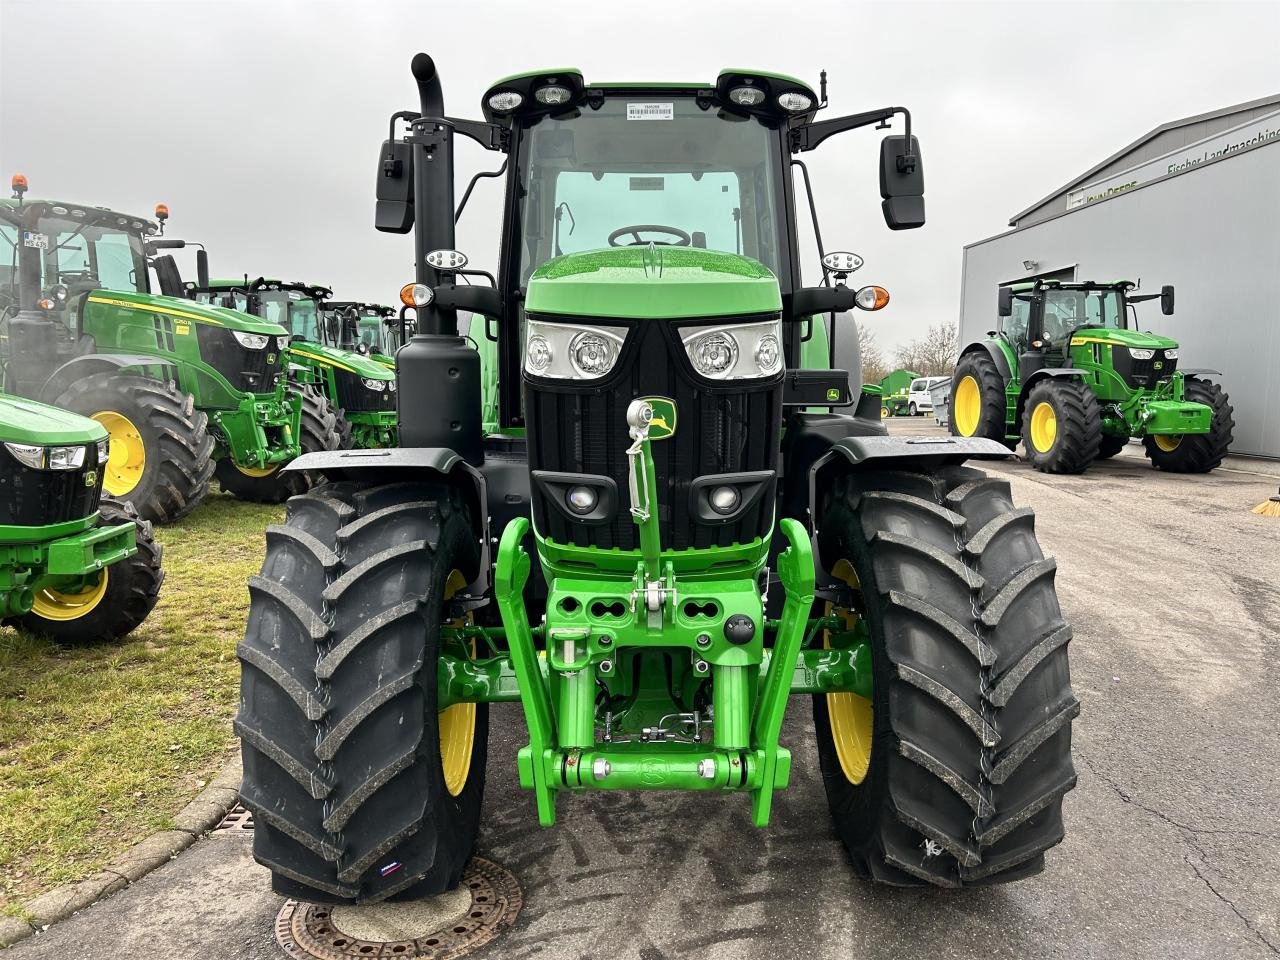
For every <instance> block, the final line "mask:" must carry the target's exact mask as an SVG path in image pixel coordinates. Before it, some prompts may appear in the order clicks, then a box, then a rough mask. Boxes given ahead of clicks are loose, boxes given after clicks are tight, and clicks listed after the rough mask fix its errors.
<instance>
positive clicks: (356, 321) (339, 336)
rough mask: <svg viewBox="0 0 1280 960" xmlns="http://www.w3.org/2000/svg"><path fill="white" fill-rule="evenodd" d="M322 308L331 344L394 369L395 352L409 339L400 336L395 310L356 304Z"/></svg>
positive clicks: (347, 302)
mask: <svg viewBox="0 0 1280 960" xmlns="http://www.w3.org/2000/svg"><path fill="white" fill-rule="evenodd" d="M319 307H320V322H321V324H322V326H323V329H324V332H325V336H326V339H328V340H329V342H331V343H336V344H337V345H338V347H340V348H341V349H343V350H349V351H352V352H355V353H361V354H364V355H365V356H368V357H370V358H371V359H373V360H376V361H377V362H378V363H381V364H383V365H384V366H387V367H391V368H393V369H394V367H395V356H396V351H397V350H399V349H400V347H401V346H403V345H404V340H405V339H407V338H405V337H401V335H400V320H399V318H398V316H397V313H396V310H395V308H393V307H388V306H386V305H384V304H381V303H363V302H361V301H357V300H330V301H327V302H324V303H321V304H319Z"/></svg>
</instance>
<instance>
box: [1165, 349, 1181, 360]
mask: <svg viewBox="0 0 1280 960" xmlns="http://www.w3.org/2000/svg"><path fill="white" fill-rule="evenodd" d="M1164 358H1165V359H1166V360H1177V359H1178V351H1177V350H1166V351H1165V352H1164Z"/></svg>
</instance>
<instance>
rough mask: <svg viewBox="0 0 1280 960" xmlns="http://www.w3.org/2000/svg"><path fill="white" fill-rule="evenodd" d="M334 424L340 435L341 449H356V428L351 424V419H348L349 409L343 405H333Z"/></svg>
mask: <svg viewBox="0 0 1280 960" xmlns="http://www.w3.org/2000/svg"><path fill="white" fill-rule="evenodd" d="M331 409H332V410H333V416H334V424H333V429H334V432H335V433H336V434H337V435H338V447H337V448H338V449H339V450H354V449H355V446H356V442H355V437H354V436H353V434H354V432H355V429H354V428H353V427H352V426H351V421H350V420H348V419H347V411H346V410H344V409H343V408H342V407H332V406H331Z"/></svg>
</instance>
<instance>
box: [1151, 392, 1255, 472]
mask: <svg viewBox="0 0 1280 960" xmlns="http://www.w3.org/2000/svg"><path fill="white" fill-rule="evenodd" d="M1183 396H1184V398H1185V399H1186V400H1188V401H1190V402H1192V403H1203V404H1205V405H1207V406H1208V407H1210V408H1211V409H1212V410H1213V419H1212V420H1210V421H1209V432H1208V433H1198V434H1195V433H1193V434H1182V435H1180V436H1176V437H1174V436H1164V437H1143V438H1142V445H1143V446H1144V447H1146V450H1147V457H1148V458H1150V460H1151V466H1153V467H1155V468H1156V469H1157V470H1168V471H1169V472H1171V473H1208V472H1209V471H1210V470H1213V469H1215V468H1217V467H1220V466H1222V461H1223V459H1224V458H1225V457H1226V455H1227V451H1228V450H1229V449H1230V448H1231V441H1232V440H1233V439H1234V433H1235V428H1236V422H1235V419H1234V418H1233V417H1232V414H1233V413H1234V412H1235V411H1234V409H1233V408H1232V406H1231V403H1230V402H1229V401H1228V399H1227V392H1226V391H1225V390H1223V389H1222V387H1220V386H1218V384H1216V383H1212V382H1210V381H1208V380H1200V379H1197V378H1196V377H1187V379H1186V382H1185V385H1184V390H1183Z"/></svg>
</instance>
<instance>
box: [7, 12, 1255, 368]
mask: <svg viewBox="0 0 1280 960" xmlns="http://www.w3.org/2000/svg"><path fill="white" fill-rule="evenodd" d="M611 11H617V12H616V13H612V12H611ZM418 50H425V51H427V52H429V53H430V54H431V55H432V56H433V57H435V59H436V62H437V64H438V65H439V67H440V72H441V76H442V80H443V83H444V92H445V103H446V106H447V108H448V110H449V112H450V113H451V114H452V115H454V116H470V117H479V115H480V109H479V100H480V96H481V94H482V93H483V92H484V90H485V89H486V87H487V86H488V85H489V84H491V83H492V82H493V81H494V80H496V79H498V78H500V77H502V76H505V75H508V74H511V73H516V72H522V71H526V70H536V69H541V68H547V67H562V66H566V65H573V66H577V67H579V68H580V69H581V70H582V73H583V76H584V77H585V78H586V80H587V82H588V83H590V82H593V81H605V80H680V81H683V80H693V81H696V82H710V81H712V80H714V78H715V76H716V74H717V73H718V72H719V70H720V69H721V68H723V67H749V68H757V69H763V70H769V71H775V72H781V73H788V74H793V75H795V76H798V77H801V78H803V79H806V80H808V81H809V82H811V83H813V84H814V85H815V86H816V84H817V80H818V71H819V70H820V69H822V68H824V67H825V68H826V70H827V72H828V78H829V82H830V98H831V104H830V109H829V110H828V111H827V112H826V113H825V114H824V115H825V116H836V115H839V114H844V113H854V112H858V111H861V110H866V109H870V108H874V107H880V106H889V105H903V106H906V107H908V108H910V110H911V112H912V118H913V126H914V132H915V133H916V134H917V136H918V137H919V139H920V142H921V148H922V154H923V157H924V169H925V182H926V203H927V212H928V220H929V222H928V224H927V225H926V226H925V227H924V228H923V229H920V230H913V231H904V232H900V233H890V232H889V231H888V230H887V229H886V228H885V226H884V222H883V220H882V219H881V216H880V209H879V192H878V183H877V158H878V138H879V137H880V136H881V134H877V133H873V132H872V131H870V130H865V131H858V132H854V133H850V134H846V135H844V136H841V137H837V138H835V139H832V140H828V141H827V142H826V143H825V144H824V145H823V146H822V148H820V149H819V150H818V151H816V153H814V154H810V155H809V157H808V158H806V159H808V160H809V163H810V167H811V170H812V172H813V178H814V189H815V192H816V193H817V195H818V204H819V212H820V216H821V221H822V229H823V236H824V239H825V240H826V242H827V246H828V248H829V249H841V248H843V249H852V250H855V251H857V252H858V253H860V254H862V255H863V257H865V258H866V266H865V267H864V268H863V270H862V272H861V273H860V274H859V278H858V279H859V280H861V281H862V282H876V283H880V284H883V285H884V286H887V287H888V288H889V289H890V291H891V293H892V295H893V302H892V303H891V304H890V306H889V308H887V309H886V310H885V311H884V312H883V313H881V314H878V315H877V316H876V317H875V318H874V319H872V321H871V325H872V329H873V330H874V331H875V332H876V334H877V336H878V338H879V340H880V342H881V343H882V344H883V345H886V346H888V347H892V346H894V345H895V344H897V343H901V342H903V341H905V340H907V339H910V338H912V337H914V336H917V335H919V334H920V333H922V332H923V331H924V329H925V328H926V327H927V326H928V325H929V324H930V323H931V322H936V321H938V320H954V319H955V318H956V317H957V315H958V311H959V291H960V256H961V247H962V246H963V245H964V244H966V243H969V242H972V241H974V240H978V239H981V238H983V237H987V236H990V235H991V234H994V233H998V232H1000V231H1001V230H1003V229H1005V228H1006V226H1007V222H1008V220H1009V218H1010V216H1012V215H1013V214H1014V213H1017V212H1018V211H1020V210H1022V209H1023V208H1024V207H1026V206H1028V205H1030V204H1031V203H1032V202H1034V201H1036V200H1038V199H1040V198H1041V197H1042V196H1044V195H1045V194H1047V193H1050V192H1051V191H1053V190H1055V189H1056V188H1058V187H1059V186H1061V185H1062V184H1064V183H1066V182H1067V181H1068V180H1070V179H1072V178H1073V177H1075V176H1077V175H1079V174H1080V173H1083V172H1084V171H1085V170H1086V169H1088V168H1089V167H1091V166H1093V165H1094V164H1095V163H1097V162H1099V161H1100V160H1102V159H1103V158H1105V157H1107V156H1109V155H1110V154H1111V153H1113V152H1114V151H1116V150H1118V149H1120V148H1121V147H1123V146H1125V145H1126V144H1127V143H1129V142H1130V141H1131V140H1133V139H1135V138H1137V137H1138V136H1139V135H1141V134H1143V133H1145V132H1146V131H1147V130H1149V129H1150V128H1152V127H1154V126H1156V125H1158V124H1160V123H1164V122H1166V121H1169V120H1174V119H1178V118H1181V117H1184V116H1190V115H1194V114H1198V113H1202V112H1205V111H1208V110H1213V109H1216V108H1219V107H1223V106H1227V105H1229V104H1233V103H1238V102H1242V101H1246V100H1251V99H1255V98H1257V97H1262V96H1266V95H1269V94H1274V93H1276V92H1277V87H1280V68H1278V67H1277V50H1280V4H1277V3H1249V4H1231V3H1210V4H1190V3H1188V4H1179V3H1169V2H1164V3H1127V4H1126V3H1074V4H1050V3H1043V4H1041V3H1029V2H1022V3H1009V4H995V3H963V2H953V3H942V4H926V3H902V2H900V3H851V2H845V3H835V2H832V3H820V2H810V0H772V2H768V3H759V2H745V0H743V2H720V0H698V2H693V0H680V2H674V3H672V2H665V0H641V2H626V3H611V2H609V0H591V2H589V3H587V2H580V0H541V2H537V3H532V2H525V3H510V2H497V0H470V2H466V0H453V2H440V0H432V2H425V0H421V2H414V3H391V2H377V0H359V2H356V0H347V2H341V3H331V2H302V0H298V2H285V0H253V2H239V0H234V2H233V0H151V2H139V0H128V2H126V0H90V2H61V0H0V172H2V173H3V174H4V177H5V182H7V177H8V174H10V173H12V172H14V171H21V172H23V173H25V174H27V176H28V177H29V179H30V181H31V195H32V196H36V197H58V198H62V199H67V200H79V201H82V202H90V203H97V204H102V205H105V206H110V207H113V208H116V209H120V210H125V211H128V212H131V213H144V214H146V213H149V212H150V211H151V210H152V208H153V207H154V205H155V203H156V202H157V201H164V202H166V203H168V205H169V207H170V209H171V211H172V219H171V220H170V228H169V233H170V235H172V236H181V237H186V238H189V239H193V240H200V241H203V242H204V243H206V244H207V245H208V247H209V249H210V255H211V261H212V265H213V272H214V274H215V275H220V276H227V275H233V276H234V275H239V274H242V273H245V272H248V273H250V274H252V275H255V276H256V275H258V274H267V275H276V276H279V277H283V278H286V279H299V280H303V279H305V280H308V281H311V282H318V283H325V284H328V285H331V286H332V287H333V288H334V290H335V292H336V295H337V296H338V297H340V298H342V299H366V300H380V301H383V302H390V301H393V300H394V299H395V297H396V292H397V290H398V289H399V287H400V285H401V284H402V283H404V282H406V281H407V280H411V279H412V275H413V271H412V240H411V239H410V238H408V237H402V236H396V235H391V234H380V233H377V232H375V231H374V229H373V226H372V224H373V191H374V175H375V160H376V158H377V153H378V146H379V144H380V142H381V141H382V140H383V138H384V137H385V136H386V129H387V117H388V116H389V114H390V113H391V112H392V111H394V110H398V109H405V108H415V107H416V106H417V98H416V93H415V89H414V86H413V82H412V79H411V77H410V75H409V59H410V57H411V56H412V54H413V53H414V52H416V51H418ZM459 142H460V147H459V158H458V176H459V188H458V192H459V196H460V195H461V189H462V185H463V184H465V178H466V177H469V176H470V175H471V174H472V173H473V172H475V171H476V170H478V169H481V168H494V167H496V166H498V164H500V163H501V156H500V155H498V154H489V153H486V152H485V151H483V150H481V149H479V148H478V147H474V146H473V145H472V144H471V143H470V142H469V141H465V140H463V139H462V138H459ZM810 158H811V159H810ZM500 207H501V197H500V194H499V188H498V187H497V182H496V181H483V182H482V185H481V186H480V187H479V188H477V192H476V195H475V196H474V198H473V200H472V202H471V203H470V204H469V205H468V208H467V211H466V214H465V215H464V217H463V219H462V222H461V224H460V225H459V240H458V244H459V247H460V248H461V249H463V250H464V251H466V252H467V253H468V254H469V255H470V256H471V257H472V261H473V263H475V264H476V265H479V266H486V267H492V266H493V265H495V264H496V260H497V247H496V243H497V227H498V223H499V216H500ZM1212 226H1213V225H1212V223H1211V222H1210V223H1206V228H1211V227H1212ZM806 236H807V231H806ZM808 259H809V260H813V259H814V258H813V256H812V255H810V256H809V258H808ZM814 266H816V264H815V265H814ZM815 273H816V270H815ZM993 310H994V306H993Z"/></svg>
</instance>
